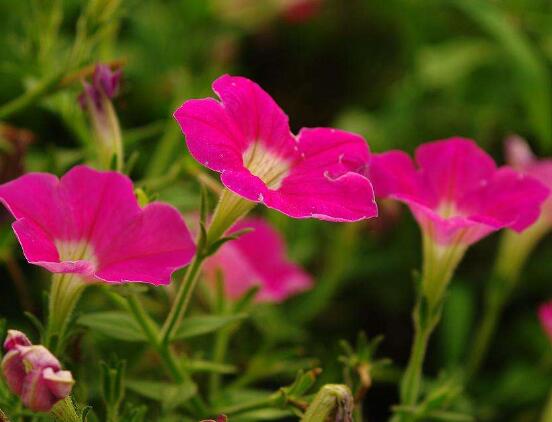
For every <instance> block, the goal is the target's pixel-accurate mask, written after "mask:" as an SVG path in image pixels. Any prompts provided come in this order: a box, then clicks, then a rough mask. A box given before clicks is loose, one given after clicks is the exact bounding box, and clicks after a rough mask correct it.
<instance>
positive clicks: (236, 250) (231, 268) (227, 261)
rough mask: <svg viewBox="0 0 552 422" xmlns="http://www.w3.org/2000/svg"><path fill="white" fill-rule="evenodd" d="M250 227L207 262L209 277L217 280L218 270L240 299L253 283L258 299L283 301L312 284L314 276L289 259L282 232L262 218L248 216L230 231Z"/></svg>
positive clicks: (233, 296) (231, 294) (206, 268)
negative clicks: (250, 229)
mask: <svg viewBox="0 0 552 422" xmlns="http://www.w3.org/2000/svg"><path fill="white" fill-rule="evenodd" d="M247 227H251V228H253V229H254V230H253V231H252V232H249V233H246V234H244V235H243V236H241V237H240V238H239V239H237V240H233V241H231V242H228V243H226V244H225V245H223V246H222V247H221V249H220V250H219V251H218V252H217V253H216V254H215V255H214V256H212V257H210V258H208V259H207V260H206V262H205V264H204V267H203V268H204V274H205V276H206V278H207V279H208V280H209V281H211V282H214V281H215V279H216V275H217V272H218V271H220V272H221V273H222V275H223V277H224V286H225V289H226V292H227V294H228V295H229V296H230V297H231V298H238V297H240V296H241V295H243V294H244V293H245V292H246V291H247V290H248V289H250V288H251V287H253V286H257V285H258V286H259V292H258V293H257V297H256V299H257V300H258V301H265V302H281V301H283V300H285V299H287V298H288V297H289V296H292V295H294V294H297V293H299V292H301V291H304V290H307V289H309V288H310V287H312V279H311V278H310V276H309V275H308V274H307V273H305V272H304V271H303V270H302V269H301V268H300V267H299V266H297V265H296V264H294V263H292V262H290V261H289V260H288V259H287V258H286V250H285V244H284V241H283V240H282V238H281V237H280V235H279V233H278V232H276V231H275V230H274V229H273V228H272V227H271V226H270V225H269V224H267V223H266V222H265V221H264V220H262V219H260V218H245V219H243V220H241V221H239V222H238V223H237V224H235V225H234V226H233V227H232V228H231V229H230V230H229V231H228V233H232V232H236V231H238V230H242V229H244V228H247Z"/></svg>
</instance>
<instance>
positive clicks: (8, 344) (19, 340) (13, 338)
mask: <svg viewBox="0 0 552 422" xmlns="http://www.w3.org/2000/svg"><path fill="white" fill-rule="evenodd" d="M31 344H32V343H31V340H29V338H28V337H27V336H26V335H25V333H22V332H21V331H18V330H8V335H7V336H6V340H5V341H4V349H5V350H6V351H10V350H12V349H14V348H15V347H16V346H30V345H31Z"/></svg>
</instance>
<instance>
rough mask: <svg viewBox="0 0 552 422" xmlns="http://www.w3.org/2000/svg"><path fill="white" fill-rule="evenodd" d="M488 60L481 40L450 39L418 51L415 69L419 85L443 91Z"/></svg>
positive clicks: (488, 49)
mask: <svg viewBox="0 0 552 422" xmlns="http://www.w3.org/2000/svg"><path fill="white" fill-rule="evenodd" d="M491 57H492V47H491V46H490V45H489V43H488V42H487V41H484V40H478V39H476V40H453V41H448V42H446V43H442V44H438V45H436V46H431V47H425V48H422V49H421V50H420V52H419V55H418V58H417V59H418V60H417V66H418V73H419V76H420V79H421V82H422V83H423V84H424V85H426V86H427V87H429V88H444V87H447V86H450V85H453V84H455V83H458V82H459V81H460V80H461V79H463V78H465V77H466V76H468V75H469V74H470V73H471V72H472V71H473V70H475V69H476V68H477V67H479V66H481V65H482V64H483V63H485V62H487V61H488V60H489V59H490V58H491Z"/></svg>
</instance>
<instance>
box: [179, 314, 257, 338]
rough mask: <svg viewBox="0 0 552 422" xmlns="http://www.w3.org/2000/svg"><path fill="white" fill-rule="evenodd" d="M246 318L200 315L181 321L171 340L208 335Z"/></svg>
mask: <svg viewBox="0 0 552 422" xmlns="http://www.w3.org/2000/svg"><path fill="white" fill-rule="evenodd" d="M246 317H247V314H235V315H202V316H196V317H190V318H188V319H185V320H184V321H182V324H181V326H180V328H179V329H178V331H177V332H176V334H175V335H174V338H173V339H174V340H180V339H184V338H190V337H196V336H201V335H204V334H209V333H212V332H213V331H217V330H219V329H221V328H223V327H226V326H227V325H229V324H232V323H233V322H236V321H240V320H242V319H244V318H246Z"/></svg>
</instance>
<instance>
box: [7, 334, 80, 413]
mask: <svg viewBox="0 0 552 422" xmlns="http://www.w3.org/2000/svg"><path fill="white" fill-rule="evenodd" d="M4 349H5V351H6V355H5V356H4V358H3V359H2V371H3V373H4V376H5V378H6V381H7V383H8V386H9V388H10V390H11V391H12V392H13V393H14V394H16V395H18V396H19V397H20V398H21V401H22V402H23V404H24V405H25V406H26V407H28V408H29V409H31V410H32V411H33V412H49V411H50V410H51V409H52V407H53V406H54V405H55V404H56V403H57V402H58V401H60V400H62V399H64V398H65V397H67V396H69V394H71V389H72V388H73V384H74V383H75V381H74V380H73V376H72V375H71V372H69V371H63V370H62V369H61V364H60V363H59V361H58V360H57V359H56V357H55V356H54V355H53V354H52V353H50V351H49V350H48V349H46V348H45V347H44V346H40V345H37V346H33V345H32V344H31V342H30V341H29V339H28V338H27V337H26V336H25V334H23V333H21V332H19V331H16V330H9V332H8V337H7V339H6V341H5V342H4Z"/></svg>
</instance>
